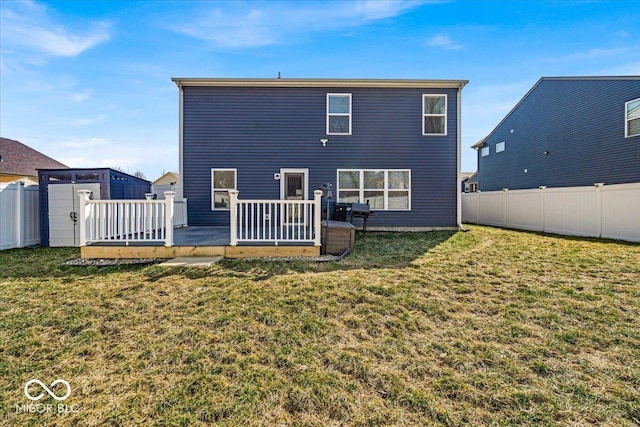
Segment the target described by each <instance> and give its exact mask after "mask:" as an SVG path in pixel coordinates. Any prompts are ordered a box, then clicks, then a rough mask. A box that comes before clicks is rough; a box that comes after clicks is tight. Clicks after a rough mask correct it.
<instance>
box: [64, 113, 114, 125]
mask: <svg viewBox="0 0 640 427" xmlns="http://www.w3.org/2000/svg"><path fill="white" fill-rule="evenodd" d="M106 118H107V116H103V115H100V116H96V117H79V118H77V119H75V120H72V121H71V125H72V126H87V125H93V124H95V123H99V122H102V121H104V120H105V119H106Z"/></svg>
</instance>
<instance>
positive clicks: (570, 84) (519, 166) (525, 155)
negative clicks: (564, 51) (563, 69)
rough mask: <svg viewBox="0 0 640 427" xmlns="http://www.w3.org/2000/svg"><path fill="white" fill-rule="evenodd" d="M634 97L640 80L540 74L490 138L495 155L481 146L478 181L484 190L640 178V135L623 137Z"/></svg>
mask: <svg viewBox="0 0 640 427" xmlns="http://www.w3.org/2000/svg"><path fill="white" fill-rule="evenodd" d="M636 98H640V77H636V78H602V79H596V78H588V79H580V78H575V79H569V78H566V79H553V78H549V79H541V80H540V82H539V83H538V84H537V86H535V87H534V88H533V89H532V90H531V91H530V93H529V94H528V95H527V96H526V97H525V98H524V99H523V100H522V101H521V103H520V104H519V105H518V106H517V107H516V108H515V109H514V110H513V111H512V112H511V113H510V114H509V115H508V116H507V117H506V118H505V120H504V121H503V123H501V124H500V125H499V126H498V127H497V128H496V129H495V130H494V131H493V132H492V133H491V134H490V135H489V136H488V137H487V140H486V142H485V144H486V145H487V146H489V150H490V154H489V156H487V157H481V156H480V150H478V174H477V176H476V177H475V178H474V179H473V181H477V182H478V184H479V189H480V190H482V191H492V190H501V189H503V188H509V189H523V188H536V187H539V186H543V185H544V186H548V187H571V186H584V185H593V184H594V183H597V182H603V183H605V184H621V183H629V182H640V137H632V138H625V136H624V132H625V111H624V108H625V102H627V101H630V100H632V99H636ZM512 130H513V132H512ZM501 141H505V143H506V150H505V151H503V152H501V153H496V150H495V146H496V144H497V143H499V142H501ZM545 152H547V153H548V154H545ZM525 170H526V172H525Z"/></svg>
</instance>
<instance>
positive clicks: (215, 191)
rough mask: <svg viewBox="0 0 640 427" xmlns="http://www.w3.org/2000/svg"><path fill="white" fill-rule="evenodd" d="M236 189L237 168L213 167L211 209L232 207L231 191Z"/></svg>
mask: <svg viewBox="0 0 640 427" xmlns="http://www.w3.org/2000/svg"><path fill="white" fill-rule="evenodd" d="M235 189H236V169H211V209H212V210H213V209H215V210H218V209H222V210H227V209H229V208H230V207H231V202H230V198H229V191H230V190H235Z"/></svg>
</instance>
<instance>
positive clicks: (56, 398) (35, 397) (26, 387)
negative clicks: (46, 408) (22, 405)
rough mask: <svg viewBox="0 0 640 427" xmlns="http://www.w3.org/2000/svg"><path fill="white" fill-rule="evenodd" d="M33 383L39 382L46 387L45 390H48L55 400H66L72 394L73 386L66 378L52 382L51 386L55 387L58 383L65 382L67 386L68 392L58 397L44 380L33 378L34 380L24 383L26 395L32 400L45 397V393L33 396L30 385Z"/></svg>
mask: <svg viewBox="0 0 640 427" xmlns="http://www.w3.org/2000/svg"><path fill="white" fill-rule="evenodd" d="M31 384H38V385H39V386H40V387H42V388H43V389H44V391H46V392H47V394H49V396H51V397H53V398H54V399H55V400H65V399H66V398H67V397H69V395H70V394H71V386H70V385H69V383H68V382H66V381H65V380H61V379H59V380H55V381H54V382H52V383H51V386H50V387H51V388H54V387H55V386H56V385H57V384H64V386H65V387H66V388H67V393H66V394H65V395H64V396H62V397H58V396H57V395H56V394H55V393H54V392H52V391H51V389H50V388H49V387H47V386H46V385H44V383H43V382H42V381H40V380H36V379H33V380H29V381H27V383H26V384H25V385H24V395H25V396H27V398H28V399H30V400H40V399H42V398H43V397H44V393H40V394H39V395H37V396H31V395H30V394H29V386H30V385H31Z"/></svg>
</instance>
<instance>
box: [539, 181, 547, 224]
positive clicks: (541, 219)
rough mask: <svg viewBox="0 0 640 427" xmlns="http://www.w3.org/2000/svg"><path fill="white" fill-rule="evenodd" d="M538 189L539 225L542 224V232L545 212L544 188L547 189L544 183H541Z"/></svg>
mask: <svg viewBox="0 0 640 427" xmlns="http://www.w3.org/2000/svg"><path fill="white" fill-rule="evenodd" d="M538 188H539V189H540V222H541V226H542V230H541V231H542V232H544V231H545V227H546V226H545V222H546V221H545V220H544V218H545V213H544V190H546V189H547V186H546V185H541V186H540V187H538Z"/></svg>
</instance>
